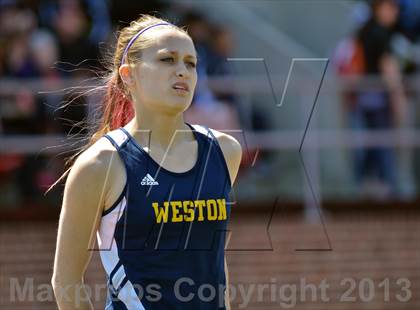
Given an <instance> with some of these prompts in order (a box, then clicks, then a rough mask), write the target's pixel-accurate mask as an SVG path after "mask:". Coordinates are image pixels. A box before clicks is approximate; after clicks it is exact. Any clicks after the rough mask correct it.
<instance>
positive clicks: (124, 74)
mask: <svg viewBox="0 0 420 310" xmlns="http://www.w3.org/2000/svg"><path fill="white" fill-rule="evenodd" d="M118 72H119V74H120V77H121V79H122V80H123V82H124V83H125V84H127V85H129V86H131V85H133V84H134V80H133V77H132V76H131V72H130V66H129V65H127V64H124V65H121V66H120V68H119V69H118Z"/></svg>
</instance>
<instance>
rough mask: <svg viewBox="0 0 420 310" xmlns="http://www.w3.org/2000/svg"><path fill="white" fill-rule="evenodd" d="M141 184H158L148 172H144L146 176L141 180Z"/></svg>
mask: <svg viewBox="0 0 420 310" xmlns="http://www.w3.org/2000/svg"><path fill="white" fill-rule="evenodd" d="M140 184H141V185H159V183H158V182H157V181H155V180H154V179H153V178H152V176H151V175H150V174H146V176H145V177H144V178H143V180H141V183H140Z"/></svg>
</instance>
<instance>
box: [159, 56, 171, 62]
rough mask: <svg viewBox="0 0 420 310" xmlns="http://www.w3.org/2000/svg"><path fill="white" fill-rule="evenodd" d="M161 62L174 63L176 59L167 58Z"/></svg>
mask: <svg viewBox="0 0 420 310" xmlns="http://www.w3.org/2000/svg"><path fill="white" fill-rule="evenodd" d="M160 61H163V62H173V61H174V58H173V57H165V58H162V59H161V60H160Z"/></svg>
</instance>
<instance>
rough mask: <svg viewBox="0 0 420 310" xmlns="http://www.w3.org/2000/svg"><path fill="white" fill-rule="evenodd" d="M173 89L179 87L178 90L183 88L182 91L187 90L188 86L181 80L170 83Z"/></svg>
mask: <svg viewBox="0 0 420 310" xmlns="http://www.w3.org/2000/svg"><path fill="white" fill-rule="evenodd" d="M172 88H173V89H180V90H184V91H189V90H190V89H189V87H188V84H187V83H183V82H176V83H175V84H173V85H172Z"/></svg>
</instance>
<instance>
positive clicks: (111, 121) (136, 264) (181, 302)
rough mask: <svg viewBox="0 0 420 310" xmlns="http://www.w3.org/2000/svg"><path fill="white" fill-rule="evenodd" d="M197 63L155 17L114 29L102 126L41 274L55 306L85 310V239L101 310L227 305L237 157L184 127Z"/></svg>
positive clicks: (230, 145) (73, 178) (175, 32)
mask: <svg viewBox="0 0 420 310" xmlns="http://www.w3.org/2000/svg"><path fill="white" fill-rule="evenodd" d="M196 57H197V56H196V51H195V48H194V44H193V42H192V40H191V38H190V37H189V35H188V34H187V32H186V31H185V30H183V29H181V28H179V27H177V26H174V25H172V24H170V23H168V22H166V21H164V20H162V19H159V18H156V17H152V16H149V15H143V16H141V17H140V18H139V19H138V20H136V21H134V22H132V23H131V24H130V25H129V26H128V27H125V28H124V29H122V31H121V32H120V35H119V38H118V43H117V48H116V52H115V57H114V64H113V71H112V76H111V78H110V79H109V82H108V84H107V95H106V97H105V100H104V114H103V120H102V123H101V126H100V128H99V130H98V131H97V132H96V134H94V135H93V137H92V139H91V142H90V144H89V145H88V146H87V147H86V149H85V150H84V151H83V152H82V153H81V154H80V155H79V156H78V157H77V159H76V161H75V162H74V165H73V166H72V168H71V170H70V173H69V175H68V178H67V181H66V185H65V190H64V198H63V206H62V212H61V216H60V221H59V228H58V238H57V250H56V255H55V262H54V274H53V278H52V284H53V288H54V293H55V296H56V299H57V303H58V306H59V308H60V309H92V302H91V300H90V298H86V296H87V295H89V291H88V288H87V287H84V286H83V276H84V272H85V270H86V268H87V265H88V262H89V260H90V258H91V255H92V249H93V245H94V242H95V241H94V239H95V238H94V237H95V234H96V235H97V240H98V245H99V253H100V257H101V260H102V263H103V267H104V269H105V271H106V275H107V280H108V282H107V291H108V298H107V302H106V309H153V310H156V309H194V310H197V309H229V300H228V299H229V298H228V296H227V292H228V289H226V285H227V283H228V280H227V279H226V275H227V270H226V268H227V267H226V260H225V253H224V249H225V241H226V236H227V234H226V226H227V222H228V219H229V215H230V204H229V201H228V194H229V192H230V189H231V186H232V184H233V182H234V180H235V178H236V175H237V171H238V167H239V164H240V161H241V156H242V151H241V147H240V144H239V143H238V141H237V140H236V139H234V138H233V137H231V136H229V135H227V134H224V133H221V132H218V131H216V130H213V129H208V128H205V127H204V126H199V125H190V124H188V123H185V122H184V120H183V112H184V111H185V110H186V109H187V108H188V107H189V105H190V104H191V101H192V97H193V93H194V88H195V86H196V82H197V72H196V69H195V67H196V63H197V58H196ZM214 117H217V115H215V116H214ZM90 293H93V292H92V291H91V292H90Z"/></svg>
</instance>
